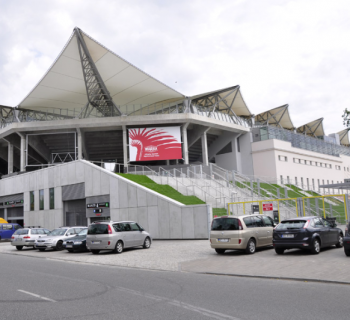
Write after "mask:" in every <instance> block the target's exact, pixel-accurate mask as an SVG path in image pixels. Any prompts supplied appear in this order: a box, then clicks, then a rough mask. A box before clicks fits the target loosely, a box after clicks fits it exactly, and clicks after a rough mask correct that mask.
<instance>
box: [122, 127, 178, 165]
mask: <svg viewBox="0 0 350 320" xmlns="http://www.w3.org/2000/svg"><path fill="white" fill-rule="evenodd" d="M129 155H130V161H149V160H172V159H182V149H181V136H180V127H159V128H136V129H129Z"/></svg>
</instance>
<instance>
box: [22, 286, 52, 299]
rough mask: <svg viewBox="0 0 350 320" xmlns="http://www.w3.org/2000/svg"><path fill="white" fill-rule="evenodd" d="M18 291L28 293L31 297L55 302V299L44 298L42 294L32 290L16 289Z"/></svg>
mask: <svg viewBox="0 0 350 320" xmlns="http://www.w3.org/2000/svg"><path fill="white" fill-rule="evenodd" d="M17 291H19V292H23V293H26V294H29V295H31V296H33V297H36V298H39V299H43V300H46V301H50V302H56V301H55V300H52V299H50V298H46V297H43V296H39V295H38V294H35V293H32V292H28V291H24V290H20V289H19V290H17Z"/></svg>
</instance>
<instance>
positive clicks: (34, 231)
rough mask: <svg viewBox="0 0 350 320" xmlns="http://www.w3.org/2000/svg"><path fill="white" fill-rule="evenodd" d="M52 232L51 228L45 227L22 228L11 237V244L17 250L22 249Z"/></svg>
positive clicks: (32, 245) (31, 245)
mask: <svg viewBox="0 0 350 320" xmlns="http://www.w3.org/2000/svg"><path fill="white" fill-rule="evenodd" d="M49 233H50V230H47V229H44V228H22V229H18V230H16V231H15V233H14V234H13V235H12V237H11V245H12V246H15V247H16V249H17V250H22V249H23V247H33V248H34V245H35V240H37V239H39V238H40V237H44V236H46V235H48V234H49Z"/></svg>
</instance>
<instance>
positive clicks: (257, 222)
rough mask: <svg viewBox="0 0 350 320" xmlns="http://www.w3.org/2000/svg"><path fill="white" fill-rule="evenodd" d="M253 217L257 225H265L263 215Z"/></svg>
mask: <svg viewBox="0 0 350 320" xmlns="http://www.w3.org/2000/svg"><path fill="white" fill-rule="evenodd" d="M251 218H252V220H253V221H254V222H255V225H256V226H257V227H263V226H264V223H263V221H262V219H261V217H258V216H252V217H251Z"/></svg>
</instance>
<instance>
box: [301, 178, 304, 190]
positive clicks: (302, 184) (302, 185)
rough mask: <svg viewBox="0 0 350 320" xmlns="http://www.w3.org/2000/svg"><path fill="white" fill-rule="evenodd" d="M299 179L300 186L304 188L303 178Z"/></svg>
mask: <svg viewBox="0 0 350 320" xmlns="http://www.w3.org/2000/svg"><path fill="white" fill-rule="evenodd" d="M300 179H301V187H302V188H304V179H303V178H300Z"/></svg>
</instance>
